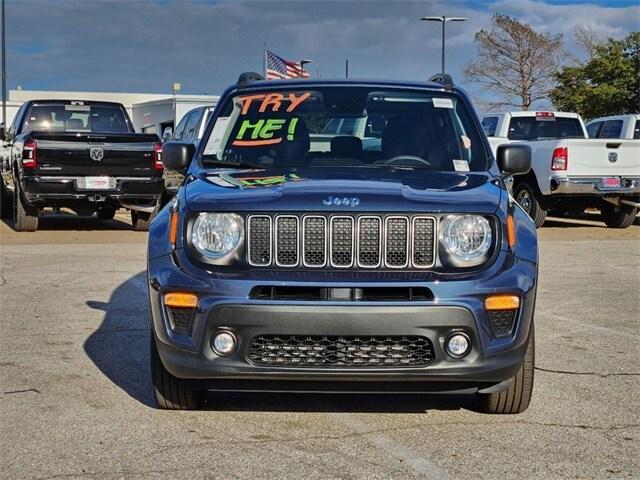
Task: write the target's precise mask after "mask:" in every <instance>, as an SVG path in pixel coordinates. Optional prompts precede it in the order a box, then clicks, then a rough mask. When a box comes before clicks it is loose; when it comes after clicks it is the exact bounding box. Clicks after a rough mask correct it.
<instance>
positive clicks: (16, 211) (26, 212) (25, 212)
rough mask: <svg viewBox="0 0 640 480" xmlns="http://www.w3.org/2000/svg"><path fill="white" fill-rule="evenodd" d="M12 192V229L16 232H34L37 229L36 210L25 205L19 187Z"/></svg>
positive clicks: (16, 185)
mask: <svg viewBox="0 0 640 480" xmlns="http://www.w3.org/2000/svg"><path fill="white" fill-rule="evenodd" d="M14 185H15V189H14V191H13V229H14V230H15V231H16V232H35V231H36V230H37V229H38V209H37V208H34V207H30V206H28V205H25V203H24V200H23V198H22V192H21V191H20V186H19V185H18V184H17V183H16V184H14Z"/></svg>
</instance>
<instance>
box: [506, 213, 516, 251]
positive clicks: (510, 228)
mask: <svg viewBox="0 0 640 480" xmlns="http://www.w3.org/2000/svg"><path fill="white" fill-rule="evenodd" d="M507 240H508V242H509V246H510V247H511V248H513V247H515V246H516V222H515V220H514V219H513V214H511V213H510V214H509V215H507Z"/></svg>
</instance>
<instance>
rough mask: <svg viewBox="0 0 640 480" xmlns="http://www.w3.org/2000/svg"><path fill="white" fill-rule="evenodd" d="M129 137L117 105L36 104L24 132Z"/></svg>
mask: <svg viewBox="0 0 640 480" xmlns="http://www.w3.org/2000/svg"><path fill="white" fill-rule="evenodd" d="M34 130H38V131H49V132H88V133H130V132H131V130H130V129H129V126H128V124H127V121H126V117H125V114H124V111H123V109H122V108H121V107H120V106H118V105H84V104H82V102H78V103H77V104H75V103H74V104H64V103H55V104H54V103H46V104H34V105H33V106H32V107H31V110H30V111H29V115H27V120H26V122H25V124H24V128H23V131H24V132H31V131H34Z"/></svg>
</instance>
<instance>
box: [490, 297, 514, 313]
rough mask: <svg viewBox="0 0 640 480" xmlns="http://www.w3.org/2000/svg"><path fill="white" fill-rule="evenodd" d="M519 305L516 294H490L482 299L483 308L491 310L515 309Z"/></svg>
mask: <svg viewBox="0 0 640 480" xmlns="http://www.w3.org/2000/svg"><path fill="white" fill-rule="evenodd" d="M519 306H520V297H518V296H517V295H491V296H490V297H487V298H486V299H485V301H484V308H485V309H487V310H488V311H491V310H515V309H516V308H518V307H519Z"/></svg>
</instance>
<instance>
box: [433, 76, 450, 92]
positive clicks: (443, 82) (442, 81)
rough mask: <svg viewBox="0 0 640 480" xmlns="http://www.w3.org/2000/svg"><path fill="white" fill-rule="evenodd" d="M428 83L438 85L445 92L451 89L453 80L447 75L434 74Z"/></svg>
mask: <svg viewBox="0 0 640 480" xmlns="http://www.w3.org/2000/svg"><path fill="white" fill-rule="evenodd" d="M429 81H430V82H436V83H440V84H441V85H443V86H444V88H446V89H447V90H452V89H453V78H451V75H449V74H448V73H436V74H435V75H434V76H432V77H431V78H430V79H429Z"/></svg>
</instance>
